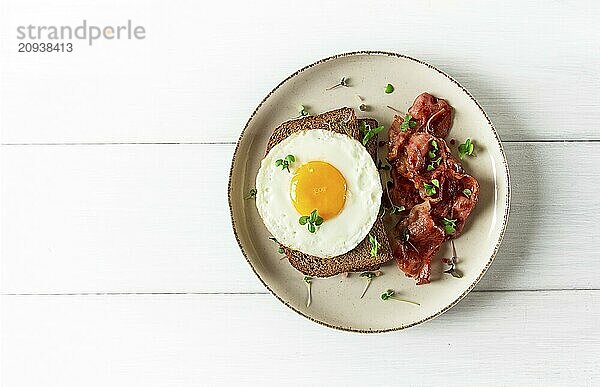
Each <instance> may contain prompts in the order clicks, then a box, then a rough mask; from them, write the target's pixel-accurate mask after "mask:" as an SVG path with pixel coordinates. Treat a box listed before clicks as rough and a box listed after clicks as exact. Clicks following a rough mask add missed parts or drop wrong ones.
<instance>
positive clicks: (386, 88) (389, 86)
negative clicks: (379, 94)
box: [385, 83, 394, 94]
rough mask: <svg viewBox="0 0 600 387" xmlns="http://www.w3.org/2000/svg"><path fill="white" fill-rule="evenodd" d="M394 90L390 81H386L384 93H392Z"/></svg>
mask: <svg viewBox="0 0 600 387" xmlns="http://www.w3.org/2000/svg"><path fill="white" fill-rule="evenodd" d="M393 92H394V86H393V85H392V84H391V83H388V84H387V86H386V87H385V93H386V94H392V93H393Z"/></svg>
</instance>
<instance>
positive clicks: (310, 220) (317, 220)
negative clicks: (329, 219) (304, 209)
mask: <svg viewBox="0 0 600 387" xmlns="http://www.w3.org/2000/svg"><path fill="white" fill-rule="evenodd" d="M298 223H300V225H301V226H304V225H307V228H308V231H309V232H310V233H315V232H316V231H317V227H318V226H320V225H322V224H323V218H321V217H320V216H319V213H318V212H317V210H313V211H312V212H311V213H310V215H305V216H301V217H300V219H298Z"/></svg>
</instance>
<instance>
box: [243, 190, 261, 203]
mask: <svg viewBox="0 0 600 387" xmlns="http://www.w3.org/2000/svg"><path fill="white" fill-rule="evenodd" d="M257 193H258V191H257V190H256V188H251V189H250V191H248V195H246V196H244V199H246V200H248V199H252V198H255V197H256V194H257Z"/></svg>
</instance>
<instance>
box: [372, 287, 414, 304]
mask: <svg viewBox="0 0 600 387" xmlns="http://www.w3.org/2000/svg"><path fill="white" fill-rule="evenodd" d="M381 299H382V300H383V301H387V300H396V301H401V302H406V303H409V304H412V305H416V306H421V304H419V303H418V302H414V301H409V300H405V299H403V298H399V297H398V296H396V292H395V291H393V290H392V289H388V290H386V291H385V292H383V293H381Z"/></svg>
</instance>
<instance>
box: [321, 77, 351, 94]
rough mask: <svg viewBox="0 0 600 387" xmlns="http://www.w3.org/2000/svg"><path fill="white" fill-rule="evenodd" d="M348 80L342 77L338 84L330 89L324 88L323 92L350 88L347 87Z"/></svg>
mask: <svg viewBox="0 0 600 387" xmlns="http://www.w3.org/2000/svg"><path fill="white" fill-rule="evenodd" d="M349 79H350V78H346V77H342V79H341V80H340V83H337V84H335V85H333V86H331V87H328V88H326V89H325V91H329V90H333V89H337V88H338V87H350V85H348V80H349Z"/></svg>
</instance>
